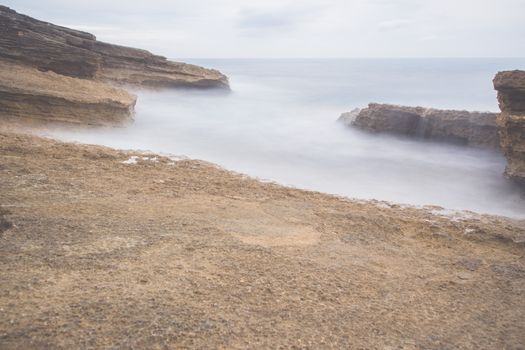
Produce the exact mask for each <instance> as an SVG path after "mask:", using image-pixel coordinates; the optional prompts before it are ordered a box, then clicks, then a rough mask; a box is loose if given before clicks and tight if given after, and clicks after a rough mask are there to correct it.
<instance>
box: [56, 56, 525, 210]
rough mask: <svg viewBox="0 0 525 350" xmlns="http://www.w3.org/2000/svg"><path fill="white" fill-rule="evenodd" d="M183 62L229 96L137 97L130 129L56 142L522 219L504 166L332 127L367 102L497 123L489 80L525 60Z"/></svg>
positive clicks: (488, 157)
mask: <svg viewBox="0 0 525 350" xmlns="http://www.w3.org/2000/svg"><path fill="white" fill-rule="evenodd" d="M183 61H185V62H188V63H195V64H199V65H203V66H206V67H210V68H216V69H219V70H221V71H222V72H223V73H225V74H226V75H228V77H229V78H230V83H231V87H232V91H231V92H230V93H225V92H220V91H206V90H166V91H162V92H144V91H138V92H137V94H138V97H139V98H138V103H137V113H136V116H135V123H134V124H133V125H132V126H130V127H127V128H116V129H104V130H91V131H89V130H88V131H86V130H83V131H76V132H74V131H67V132H64V131H62V132H53V133H52V136H55V137H58V138H61V139H64V140H74V141H80V142H86V143H95V144H103V145H107V146H111V147H116V148H121V149H141V150H150V151H154V152H161V153H170V154H177V155H185V156H188V157H190V158H198V159H204V160H207V161H211V162H214V163H217V164H219V165H221V166H223V167H225V168H227V169H230V170H235V171H238V172H241V173H245V174H248V175H251V176H254V177H258V178H262V179H268V180H272V181H276V182H278V183H281V184H284V185H291V186H294V187H299V188H304V189H310V190H317V191H322V192H327V193H333V194H337V195H343V196H348V197H351V198H359V199H378V200H386V201H393V202H398V203H404V204H411V205H439V206H443V207H445V208H447V209H454V210H472V211H476V212H481V213H491V214H501V215H507V216H512V217H518V218H525V197H524V196H523V194H520V192H519V191H518V189H517V188H516V187H515V185H514V184H512V183H511V182H510V181H508V180H507V179H505V178H504V177H503V175H502V173H503V170H504V167H505V159H504V157H503V156H502V155H501V154H499V153H497V152H494V151H489V150H482V149H475V148H467V147H461V146H453V145H447V144H443V143H437V142H422V141H418V140H411V139H405V138H398V137H393V136H388V135H371V134H367V133H363V132H360V131H357V130H353V129H351V128H348V127H345V126H343V125H341V124H339V123H337V122H336V119H337V118H338V116H339V115H340V114H341V113H342V112H345V111H349V110H352V109H354V108H356V107H365V106H366V105H367V104H368V103H369V102H379V103H394V104H401V105H413V106H417V105H419V106H424V107H435V108H448V109H466V110H478V111H492V112H497V111H499V109H498V104H497V100H496V93H495V91H494V90H493V87H492V78H493V77H494V75H495V74H496V73H497V72H498V71H500V70H509V69H525V59H499V58H498V59H481V58H479V59H466V58H465V59H319V60H317V59H304V60H297V59H286V60H239V59H220V60H212V59H206V60H203V59H202V60H197V59H192V60H187V59H186V60H183Z"/></svg>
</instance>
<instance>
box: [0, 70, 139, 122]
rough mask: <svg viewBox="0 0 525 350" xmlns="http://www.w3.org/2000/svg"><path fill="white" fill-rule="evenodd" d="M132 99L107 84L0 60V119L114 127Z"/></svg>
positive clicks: (124, 119)
mask: <svg viewBox="0 0 525 350" xmlns="http://www.w3.org/2000/svg"><path fill="white" fill-rule="evenodd" d="M134 105H135V97H134V96H132V95H130V94H129V93H127V92H126V91H124V90H121V89H117V88H114V87H111V86H109V85H107V84H104V83H101V82H97V81H90V80H86V79H76V78H71V77H67V76H64V75H60V74H56V73H54V72H50V71H48V72H40V71H38V70H36V69H33V68H30V67H26V66H21V65H18V64H14V63H9V62H7V61H0V118H1V119H3V120H6V121H12V122H20V121H22V122H24V124H25V123H28V122H29V123H37V124H40V123H44V122H45V123H47V122H58V123H77V124H86V125H118V124H122V123H125V122H127V121H130V120H132V119H131V117H132V113H133V107H134Z"/></svg>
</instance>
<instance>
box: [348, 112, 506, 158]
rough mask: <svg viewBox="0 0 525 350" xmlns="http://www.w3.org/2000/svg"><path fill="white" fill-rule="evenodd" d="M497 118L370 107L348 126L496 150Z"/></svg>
mask: <svg viewBox="0 0 525 350" xmlns="http://www.w3.org/2000/svg"><path fill="white" fill-rule="evenodd" d="M496 117H497V114H495V113H483V112H468V111H457V110H440V109H433V108H423V107H406V106H397V105H389V104H377V103H370V104H369V105H368V108H364V109H362V110H361V111H359V113H358V114H357V116H355V120H353V121H352V122H351V125H353V126H356V127H358V128H360V129H364V130H368V131H372V132H386V133H393V134H401V135H407V136H413V137H420V138H424V139H434V140H441V141H447V142H453V143H457V144H464V145H469V146H470V145H472V146H483V147H490V148H498V147H499V136H498V127H497V123H496Z"/></svg>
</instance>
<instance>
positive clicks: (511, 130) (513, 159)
mask: <svg viewBox="0 0 525 350" xmlns="http://www.w3.org/2000/svg"><path fill="white" fill-rule="evenodd" d="M493 82H494V88H495V89H496V90H497V91H498V101H499V107H500V109H501V114H500V115H499V116H498V124H499V126H500V137H501V148H502V149H503V152H504V153H505V156H506V158H507V167H506V169H505V173H506V174H507V175H508V176H509V177H511V178H512V179H515V180H517V181H518V182H520V183H522V184H525V71H519V70H515V71H504V72H499V73H498V74H497V75H496V76H495V78H494V81H493Z"/></svg>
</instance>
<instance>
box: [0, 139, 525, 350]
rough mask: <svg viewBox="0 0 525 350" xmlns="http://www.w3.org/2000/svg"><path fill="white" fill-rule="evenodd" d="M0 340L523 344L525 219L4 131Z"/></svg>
mask: <svg viewBox="0 0 525 350" xmlns="http://www.w3.org/2000/svg"><path fill="white" fill-rule="evenodd" d="M0 160H1V163H0V187H1V188H2V191H0V204H1V206H0V264H2V273H1V276H2V283H1V284H0V347H1V348H3V349H17V348H18V349H20V348H55V349H74V348H86V347H91V348H104V347H107V348H109V347H119V348H122V347H124V348H164V347H177V348H186V347H193V348H209V347H222V348H246V347H251V348H277V347H293V346H296V347H308V348H320V347H338V348H376V347H379V348H380V347H384V346H386V345H388V346H390V347H392V348H400V347H401V348H403V347H405V348H407V347H408V348H411V347H412V348H436V347H440V348H485V349H488V348H519V346H521V344H523V342H524V341H525V338H524V334H525V328H524V324H523V322H521V320H522V316H523V290H525V260H524V258H523V256H524V249H525V245H524V242H525V222H524V221H516V220H511V219H508V218H503V217H495V216H484V215H477V214H474V213H463V214H458V215H455V216H447V215H445V214H441V211H440V209H439V208H426V209H416V208H410V207H403V206H399V205H395V204H389V203H383V202H374V201H360V202H357V201H351V200H348V199H343V198H337V197H334V196H329V195H326V194H322V193H316V192H308V191H302V190H297V189H291V188H286V187H283V186H279V185H276V184H270V183H262V182H259V181H257V180H254V179H251V178H248V177H246V176H242V175H238V174H234V173H231V172H228V171H225V170H223V169H220V168H217V167H216V166H213V165H212V164H209V163H205V162H200V161H193V160H182V161H176V160H173V159H170V158H166V157H162V156H159V155H154V154H147V153H141V152H137V151H135V152H122V151H116V150H112V149H109V148H106V147H100V146H87V145H75V144H67V143H61V142H57V141H53V140H48V139H43V138H39V137H35V136H30V135H27V134H17V133H14V132H5V131H2V132H0Z"/></svg>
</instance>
